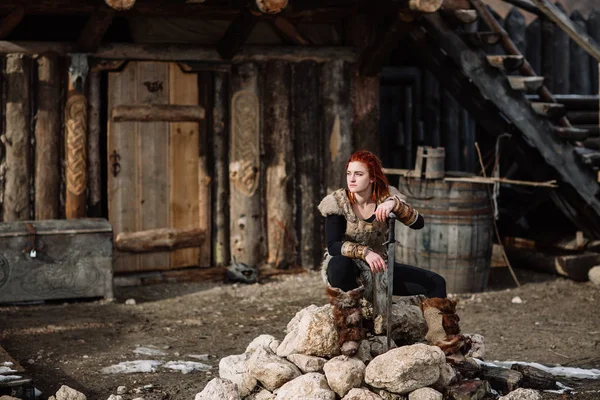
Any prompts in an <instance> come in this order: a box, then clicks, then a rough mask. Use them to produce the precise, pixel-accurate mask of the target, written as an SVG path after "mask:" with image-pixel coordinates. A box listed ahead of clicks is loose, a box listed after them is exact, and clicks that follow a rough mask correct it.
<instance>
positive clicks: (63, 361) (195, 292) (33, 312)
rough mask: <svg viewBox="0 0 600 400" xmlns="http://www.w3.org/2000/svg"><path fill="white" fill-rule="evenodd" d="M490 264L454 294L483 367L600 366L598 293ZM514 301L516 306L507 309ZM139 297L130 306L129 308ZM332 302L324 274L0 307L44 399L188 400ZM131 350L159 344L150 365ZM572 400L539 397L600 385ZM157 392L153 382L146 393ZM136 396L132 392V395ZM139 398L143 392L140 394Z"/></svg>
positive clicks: (3, 338) (0, 338)
mask: <svg viewBox="0 0 600 400" xmlns="http://www.w3.org/2000/svg"><path fill="white" fill-rule="evenodd" d="M517 273H518V277H519V278H520V280H521V283H522V286H521V287H520V288H515V287H514V284H513V283H512V282H511V279H510V275H509V274H508V271H507V270H506V269H504V268H494V269H492V273H491V275H490V286H489V288H488V291H486V292H485V293H480V294H474V295H469V294H464V295H459V296H458V298H459V300H460V302H459V312H460V317H461V328H462V331H463V332H465V333H480V334H482V335H483V336H484V337H485V344H486V350H487V356H486V358H487V359H488V360H501V361H516V360H518V361H535V362H539V363H542V364H546V365H554V364H560V365H563V366H571V367H582V368H600V313H599V312H598V309H599V306H600V287H598V286H593V285H592V284H591V283H589V282H588V283H575V282H572V281H569V280H566V279H562V278H556V277H553V276H550V275H545V274H537V273H534V272H531V271H527V270H517ZM515 296H518V297H520V298H521V299H522V301H523V302H522V303H521V304H515V303H512V301H511V300H512V299H513V298H514V297H515ZM127 299H135V300H136V304H135V305H127V304H125V301H126V300H127ZM325 303H326V299H325V296H324V291H323V284H322V282H321V280H320V277H319V275H318V273H314V272H311V273H304V274H300V275H287V276H279V277H276V278H273V279H271V280H270V281H268V282H265V283H261V284H255V285H241V284H239V285H231V284H227V285H224V284H206V283H202V284H201V283H183V284H181V283H179V284H160V285H153V286H143V287H128V288H125V287H121V288H116V300H115V301H114V302H106V301H84V302H69V303H55V304H37V305H26V306H5V307H1V308H0V344H1V345H2V346H3V347H4V348H5V349H6V350H7V351H8V352H9V353H10V355H12V356H13V357H14V358H15V359H16V360H17V361H18V362H19V363H21V364H22V365H23V366H24V367H25V368H26V370H27V373H28V374H29V375H30V376H32V377H33V378H34V381H35V386H36V387H37V388H38V389H40V390H41V391H42V392H43V395H42V398H43V399H46V398H47V396H49V395H52V394H54V393H55V392H56V390H57V389H58V388H59V387H60V386H61V385H63V384H65V385H68V386H71V387H73V388H75V389H77V390H79V391H81V392H83V393H84V394H86V395H87V398H88V399H92V400H94V399H99V400H105V399H107V398H108V397H109V396H110V394H116V393H117V387H118V386H126V387H127V388H128V390H129V393H128V394H126V395H124V396H123V399H124V400H130V399H133V398H135V397H140V396H141V397H143V398H144V399H145V400H155V399H186V400H192V399H193V398H194V395H195V394H196V393H198V392H200V391H201V390H202V389H203V388H204V386H205V385H206V383H207V382H208V381H209V380H210V379H212V378H213V377H214V376H216V375H217V374H218V362H219V360H220V359H221V358H222V357H224V356H227V355H231V354H240V353H243V351H244V349H245V348H246V346H247V344H248V343H249V342H250V341H251V340H252V339H254V338H255V337H256V336H258V335H260V334H263V333H267V334H271V335H273V336H275V337H276V338H278V339H280V340H281V339H283V337H284V336H285V332H284V329H285V327H286V325H287V323H288V322H289V320H290V319H291V318H292V317H293V316H294V315H295V313H296V312H297V311H299V310H300V309H302V308H304V307H306V306H308V305H310V304H317V305H322V304H325ZM136 346H146V347H148V346H156V348H158V349H162V350H163V351H164V352H165V353H166V355H165V356H162V357H149V356H143V355H139V354H136V353H134V352H133V350H134V349H135V348H136ZM190 354H191V355H203V354H208V355H209V358H208V360H207V361H202V362H204V363H207V364H210V365H212V366H213V368H212V370H211V371H208V372H207V371H194V372H191V373H188V374H182V373H181V372H178V371H171V370H165V369H160V368H159V369H158V370H157V372H151V373H134V374H117V375H114V374H103V373H101V372H100V370H101V369H102V368H104V367H107V366H110V365H114V364H117V363H120V362H123V361H133V360H139V359H154V360H161V361H171V360H173V361H175V360H187V361H198V360H197V359H194V358H190V357H189V356H188V355H190ZM560 381H561V382H563V383H565V384H567V385H568V386H570V387H572V388H574V389H575V390H576V391H577V392H578V393H577V394H575V395H559V394H545V395H544V399H553V400H554V399H578V400H584V399H585V400H591V399H599V398H600V392H599V390H600V382H599V381H598V380H595V381H590V380H581V381H576V380H566V379H560ZM150 385H151V386H150ZM136 389H137V390H136ZM136 391H137V393H135V392H136Z"/></svg>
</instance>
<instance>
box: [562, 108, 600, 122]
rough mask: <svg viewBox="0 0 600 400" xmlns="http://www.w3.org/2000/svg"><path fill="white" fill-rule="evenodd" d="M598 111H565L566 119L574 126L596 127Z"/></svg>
mask: <svg viewBox="0 0 600 400" xmlns="http://www.w3.org/2000/svg"><path fill="white" fill-rule="evenodd" d="M599 114H600V113H598V111H567V118H568V119H569V121H571V123H572V124H576V125H598V122H599V119H598V116H599Z"/></svg>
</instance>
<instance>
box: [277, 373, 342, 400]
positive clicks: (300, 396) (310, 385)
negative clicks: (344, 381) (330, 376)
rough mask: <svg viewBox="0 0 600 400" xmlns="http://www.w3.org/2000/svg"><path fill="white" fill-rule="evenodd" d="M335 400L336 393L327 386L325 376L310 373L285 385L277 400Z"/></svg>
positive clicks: (279, 391) (280, 389)
mask: <svg viewBox="0 0 600 400" xmlns="http://www.w3.org/2000/svg"><path fill="white" fill-rule="evenodd" d="M307 399H311V400H335V393H334V392H333V391H332V390H331V389H330V388H329V386H328V385H327V380H325V375H322V374H319V373H316V372H310V373H308V374H306V375H302V376H300V377H298V378H296V379H294V380H292V381H289V382H288V383H286V384H285V385H283V386H282V387H281V388H279V390H278V391H277V397H275V400H307Z"/></svg>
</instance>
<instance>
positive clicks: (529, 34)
mask: <svg viewBox="0 0 600 400" xmlns="http://www.w3.org/2000/svg"><path fill="white" fill-rule="evenodd" d="M526 42H527V51H526V54H525V56H526V57H527V60H528V61H529V64H530V65H531V69H532V70H533V72H534V73H535V74H536V75H542V21H541V20H540V18H537V19H536V20H535V21H533V22H532V23H530V24H529V25H528V26H527V28H526Z"/></svg>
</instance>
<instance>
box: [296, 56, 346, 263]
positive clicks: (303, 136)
mask: <svg viewBox="0 0 600 400" xmlns="http://www.w3.org/2000/svg"><path fill="white" fill-rule="evenodd" d="M318 68H319V67H318V66H317V64H316V63H314V62H311V61H305V62H301V63H298V64H295V65H294V73H293V88H294V93H293V110H292V118H293V120H294V124H293V126H294V150H295V157H296V204H297V206H296V209H297V213H296V221H298V238H299V246H298V248H299V250H298V251H299V253H300V257H299V258H300V265H302V266H303V267H304V268H306V269H316V268H318V267H319V266H320V265H321V259H322V254H323V248H322V242H321V226H322V225H321V224H322V217H321V215H319V214H318V211H317V210H316V206H317V205H318V204H319V202H320V201H321V198H322V197H323V194H324V193H323V192H322V191H321V190H320V188H322V187H323V185H322V182H323V179H322V175H321V174H322V166H323V164H322V162H323V158H322V154H323V147H322V137H321V132H318V133H317V134H315V127H317V126H319V121H320V115H319V109H320V104H319V102H318V101H315V99H318V98H319V95H318V93H319V75H318V71H319V69H318ZM339 172H340V175H342V176H343V171H339Z"/></svg>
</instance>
